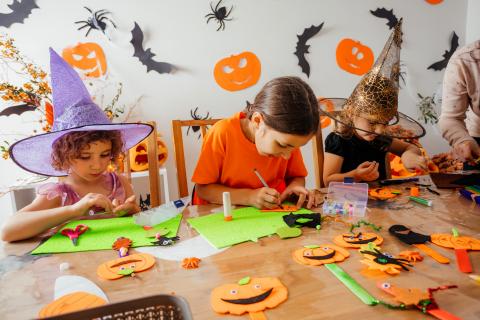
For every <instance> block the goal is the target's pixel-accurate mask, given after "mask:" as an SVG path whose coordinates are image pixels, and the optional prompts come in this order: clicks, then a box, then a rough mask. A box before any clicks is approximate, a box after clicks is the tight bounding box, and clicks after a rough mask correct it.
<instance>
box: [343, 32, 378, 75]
mask: <svg viewBox="0 0 480 320" xmlns="http://www.w3.org/2000/svg"><path fill="white" fill-rule="evenodd" d="M336 58H337V64H338V66H339V67H340V68H341V69H343V70H345V71H347V72H350V73H353V74H356V75H359V76H361V75H363V74H365V73H367V72H368V71H369V70H370V68H371V67H372V66H373V62H374V56H373V51H372V49H370V48H369V47H367V46H365V45H363V44H361V43H360V41H355V40H353V39H343V40H342V41H340V42H339V43H338V45H337V51H336Z"/></svg>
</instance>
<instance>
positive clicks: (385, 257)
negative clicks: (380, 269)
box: [360, 249, 413, 271]
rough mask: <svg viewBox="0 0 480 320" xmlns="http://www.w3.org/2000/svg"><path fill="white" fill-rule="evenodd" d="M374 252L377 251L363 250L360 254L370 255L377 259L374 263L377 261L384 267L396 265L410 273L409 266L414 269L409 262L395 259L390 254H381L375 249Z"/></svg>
mask: <svg viewBox="0 0 480 320" xmlns="http://www.w3.org/2000/svg"><path fill="white" fill-rule="evenodd" d="M374 250H375V251H368V250H361V251H360V253H362V254H368V255H371V256H373V257H375V259H373V261H375V262H376V263H378V264H382V265H385V264H396V265H397V266H400V267H402V269H403V270H405V271H410V269H408V268H407V266H409V267H413V266H412V265H411V264H409V263H408V260H406V259H400V258H394V257H393V256H391V255H389V254H388V253H383V252H380V251H379V250H378V249H374Z"/></svg>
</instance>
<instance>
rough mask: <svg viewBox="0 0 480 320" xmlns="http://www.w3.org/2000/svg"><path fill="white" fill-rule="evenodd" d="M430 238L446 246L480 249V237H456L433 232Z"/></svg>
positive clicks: (437, 243) (439, 244)
mask: <svg viewBox="0 0 480 320" xmlns="http://www.w3.org/2000/svg"><path fill="white" fill-rule="evenodd" d="M430 238H431V241H432V242H433V243H435V244H436V245H438V246H441V247H444V248H453V249H464V250H480V239H475V238H473V237H467V236H458V237H455V236H453V235H451V234H447V233H436V234H432V235H431V236H430Z"/></svg>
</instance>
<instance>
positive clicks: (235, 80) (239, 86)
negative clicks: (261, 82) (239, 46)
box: [213, 51, 262, 91]
mask: <svg viewBox="0 0 480 320" xmlns="http://www.w3.org/2000/svg"><path fill="white" fill-rule="evenodd" d="M261 69H262V66H261V63H260V60H259V59H258V57H257V56H256V55H255V54H254V53H253V52H249V51H245V52H242V53H239V54H237V55H231V56H230V57H227V58H223V59H221V60H220V61H218V62H217V64H216V65H215V68H214V69H213V76H214V78H215V81H216V82H217V84H218V85H219V86H220V87H222V88H223V89H225V90H228V91H238V90H243V89H246V88H248V87H251V86H253V85H254V84H256V83H257V81H258V79H260V73H261Z"/></svg>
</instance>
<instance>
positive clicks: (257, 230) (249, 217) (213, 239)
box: [187, 207, 312, 249]
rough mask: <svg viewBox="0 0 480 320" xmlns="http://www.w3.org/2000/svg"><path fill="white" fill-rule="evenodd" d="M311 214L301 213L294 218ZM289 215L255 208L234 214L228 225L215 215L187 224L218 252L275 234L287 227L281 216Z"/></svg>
mask: <svg viewBox="0 0 480 320" xmlns="http://www.w3.org/2000/svg"><path fill="white" fill-rule="evenodd" d="M300 213H312V211H310V210H307V209H300V210H298V211H297V212H294V214H300ZM286 214H288V213H286V212H261V211H260V210H259V209H257V208H254V207H246V208H241V209H236V210H233V211H232V217H233V219H232V221H225V220H224V219H223V212H222V213H213V214H209V215H206V216H203V217H198V218H191V219H188V220H187V221H188V223H189V224H190V225H191V226H192V227H193V228H195V230H197V232H198V233H200V234H201V235H202V236H204V237H205V238H206V239H207V240H208V241H209V242H210V243H211V244H212V245H213V246H215V247H216V248H218V249H219V248H224V247H228V246H232V245H234V244H238V243H242V242H245V241H257V239H258V238H261V237H265V236H268V235H271V234H274V233H276V231H277V229H278V228H281V227H285V226H286V225H287V224H286V223H285V222H284V221H283V219H282V216H284V215H286Z"/></svg>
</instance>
